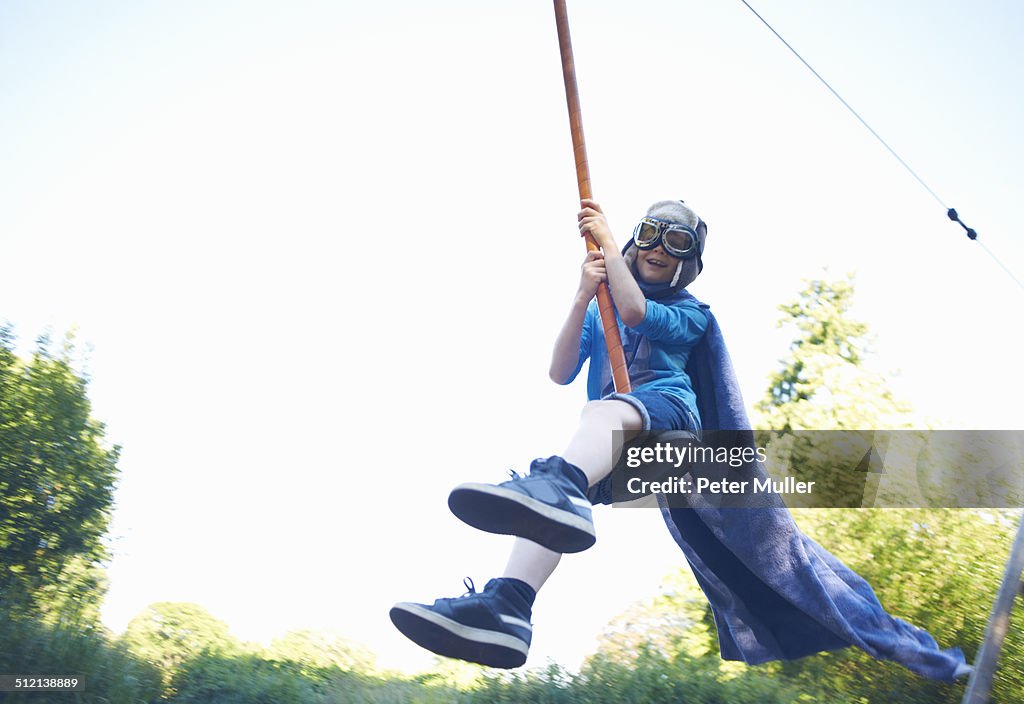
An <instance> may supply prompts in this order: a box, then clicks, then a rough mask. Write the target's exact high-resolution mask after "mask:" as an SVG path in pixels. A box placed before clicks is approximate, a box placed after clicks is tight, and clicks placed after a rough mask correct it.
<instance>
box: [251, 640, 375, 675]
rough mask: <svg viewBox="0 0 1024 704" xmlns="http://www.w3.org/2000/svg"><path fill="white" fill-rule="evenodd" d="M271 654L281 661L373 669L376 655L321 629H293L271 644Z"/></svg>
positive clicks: (359, 669)
mask: <svg viewBox="0 0 1024 704" xmlns="http://www.w3.org/2000/svg"><path fill="white" fill-rule="evenodd" d="M269 655H270V657H271V658H273V659H275V660H280V661H291V662H295V663H302V664H304V665H306V666H309V667H312V668H338V669H340V670H354V671H357V672H363V673H369V672H372V671H374V670H375V669H376V658H375V657H374V655H373V653H371V652H370V651H369V650H368V649H367V648H365V647H364V646H362V645H359V644H358V643H354V642H352V641H350V640H348V639H346V638H342V637H339V636H329V635H327V634H324V633H319V632H317V631H309V630H305V631H292V632H290V633H288V634H286V635H285V636H283V637H282V638H275V639H274V641H273V642H272V643H271V644H270V652H269Z"/></svg>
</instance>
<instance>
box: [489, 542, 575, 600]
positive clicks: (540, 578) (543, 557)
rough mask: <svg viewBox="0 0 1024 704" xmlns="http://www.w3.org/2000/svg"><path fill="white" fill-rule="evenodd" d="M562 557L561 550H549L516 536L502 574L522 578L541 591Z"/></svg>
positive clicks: (536, 590) (535, 589) (534, 588)
mask: <svg viewBox="0 0 1024 704" xmlns="http://www.w3.org/2000/svg"><path fill="white" fill-rule="evenodd" d="M561 559H562V553H560V552H555V551H553V550H548V549H547V548H546V547H544V546H543V545H538V544H537V543H535V542H533V541H532V540H527V539H526V538H516V542H515V543H514V544H513V545H512V552H511V553H510V554H509V556H508V562H507V563H506V565H505V571H504V572H503V573H502V575H501V576H502V577H512V578H513V579H520V580H522V581H524V582H526V583H527V584H529V585H530V586H531V587H533V590H534V591H535V592H539V591H540V588H541V587H543V586H544V582H546V581H548V577H550V576H551V573H552V572H554V571H555V568H556V567H558V562H559V561H560V560H561Z"/></svg>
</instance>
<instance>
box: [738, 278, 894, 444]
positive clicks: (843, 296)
mask: <svg viewBox="0 0 1024 704" xmlns="http://www.w3.org/2000/svg"><path fill="white" fill-rule="evenodd" d="M806 283H807V285H806V287H805V288H804V289H803V290H802V291H800V293H799V295H798V298H797V300H795V301H791V302H789V303H786V304H784V305H781V306H779V309H780V310H781V311H782V312H783V313H784V316H783V318H782V319H781V320H780V321H779V326H780V327H782V326H784V325H790V326H793V327H795V328H796V332H797V335H796V338H795V339H794V340H793V343H792V344H791V345H790V356H789V358H787V359H785V360H782V362H781V364H782V368H781V369H780V370H779V371H777V372H776V373H775V374H773V375H772V376H771V378H770V380H769V385H768V392H767V394H766V395H765V397H764V398H763V399H762V400H761V402H760V403H758V404H757V406H756V408H755V410H756V415H755V418H754V420H755V425H757V426H759V427H766V428H772V429H775V430H787V431H788V430H847V429H852V430H860V429H868V428H896V427H909V426H908V422H907V421H908V414H909V412H910V409H909V407H908V406H907V405H906V404H905V403H902V402H900V401H898V400H897V399H896V398H895V397H894V396H893V395H892V393H891V392H890V390H889V389H888V384H887V383H886V378H885V376H884V375H882V374H880V373H878V372H875V371H871V370H869V369H868V368H867V367H866V365H865V364H864V362H865V361H866V360H867V359H868V357H869V356H870V346H869V343H868V338H869V335H868V327H867V325H866V324H865V323H863V322H860V321H857V320H854V319H853V318H851V317H850V315H849V310H850V306H851V305H852V303H853V279H852V277H847V279H846V280H844V281H824V280H821V279H814V280H811V281H808V282H806Z"/></svg>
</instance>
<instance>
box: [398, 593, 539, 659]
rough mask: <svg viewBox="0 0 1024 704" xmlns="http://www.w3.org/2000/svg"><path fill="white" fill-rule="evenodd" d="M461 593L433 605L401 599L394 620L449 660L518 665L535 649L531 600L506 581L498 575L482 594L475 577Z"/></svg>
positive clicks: (407, 634) (408, 633)
mask: <svg viewBox="0 0 1024 704" xmlns="http://www.w3.org/2000/svg"><path fill="white" fill-rule="evenodd" d="M465 585H466V588H467V589H468V590H469V591H468V592H466V593H465V594H463V595H462V596H460V597H455V598H453V599H438V600H437V601H435V602H434V603H433V604H432V605H427V604H414V603H412V602H407V601H405V602H401V603H399V604H395V605H394V606H393V607H391V622H392V623H394V624H395V627H396V628H397V629H398V630H400V631H401V632H402V633H403V634H404V635H405V636H406V637H407V638H409V639H410V640H412V641H413V642H414V643H416V644H417V645H419V646H422V647H424V648H426V649H427V650H429V651H431V652H434V653H437V654H438V655H444V656H445V657H449V658H458V659H459V660H468V661H469V662H475V663H478V664H480V665H488V666H490V667H503V668H513V667H519V666H520V665H522V664H523V663H525V662H526V655H527V653H529V652H530V638H531V637H532V635H533V627H532V626H531V625H530V613H531V609H530V606H529V604H528V603H527V602H526V600H525V599H523V598H522V597H521V596H520V595H518V594H517V593H516V592H515V590H514V589H513V588H511V587H510V586H509V585H508V584H506V583H503V580H500V579H492V580H491V581H489V582H488V583H487V584H486V585H484V590H483V591H482V592H478V591H476V589H475V588H474V587H473V581H472V580H470V579H467V580H466V581H465Z"/></svg>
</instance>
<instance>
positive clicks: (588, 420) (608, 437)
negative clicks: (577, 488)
mask: <svg viewBox="0 0 1024 704" xmlns="http://www.w3.org/2000/svg"><path fill="white" fill-rule="evenodd" d="M614 430H621V431H624V436H625V437H624V438H622V439H623V440H629V439H631V438H632V437H633V436H635V435H636V434H637V433H639V432H640V431H641V430H643V418H641V417H640V411H638V410H637V409H636V408H634V407H633V406H632V405H630V404H628V403H626V402H625V401H618V400H615V399H608V400H607V401H591V402H590V403H588V404H587V405H586V406H584V407H583V412H582V413H581V414H580V425H579V427H578V428H577V429H576V434H575V435H573V436H572V440H570V441H569V447H567V448H566V449H565V452H563V453H562V459H564V460H565V461H566V462H568V463H569V464H574V465H576V466H577V467H579V468H580V470H581V471H582V472H583V473H584V474H586V475H587V482H588V484H589V485H590V486H594V484H596V483H597V482H599V481H601V480H602V479H604V478H605V477H606V476H608V475H609V474H610V473H611V471H612V467H614V466H615V460H616V459H617V455H618V453H620V452H621V451H622V448H621V447H614V436H613V434H612V431H614Z"/></svg>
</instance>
